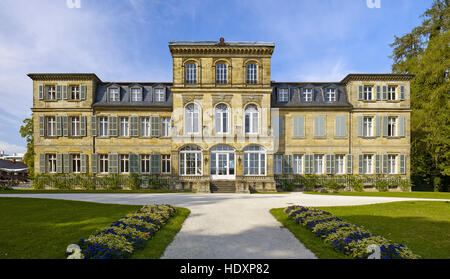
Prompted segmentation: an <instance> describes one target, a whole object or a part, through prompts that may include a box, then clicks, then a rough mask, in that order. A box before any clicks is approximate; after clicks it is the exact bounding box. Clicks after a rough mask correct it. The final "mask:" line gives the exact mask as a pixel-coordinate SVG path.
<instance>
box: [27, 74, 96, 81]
mask: <svg viewBox="0 0 450 279" xmlns="http://www.w3.org/2000/svg"><path fill="white" fill-rule="evenodd" d="M27 76H28V77H29V78H31V79H32V80H55V79H61V80H86V79H93V80H96V81H101V80H100V78H99V77H98V76H97V75H96V74H94V73H30V74H27Z"/></svg>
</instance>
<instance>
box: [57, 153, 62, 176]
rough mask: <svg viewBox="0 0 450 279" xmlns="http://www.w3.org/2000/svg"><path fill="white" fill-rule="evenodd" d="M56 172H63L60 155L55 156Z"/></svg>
mask: <svg viewBox="0 0 450 279" xmlns="http://www.w3.org/2000/svg"><path fill="white" fill-rule="evenodd" d="M56 172H57V173H62V172H63V158H62V154H59V153H58V154H56Z"/></svg>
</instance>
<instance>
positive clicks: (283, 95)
mask: <svg viewBox="0 0 450 279" xmlns="http://www.w3.org/2000/svg"><path fill="white" fill-rule="evenodd" d="M288 99H289V90H288V89H287V88H279V89H278V101H279V102H287V101H288Z"/></svg>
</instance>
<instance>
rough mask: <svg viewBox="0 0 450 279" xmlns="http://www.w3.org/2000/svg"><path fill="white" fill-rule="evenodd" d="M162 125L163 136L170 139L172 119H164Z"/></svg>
mask: <svg viewBox="0 0 450 279" xmlns="http://www.w3.org/2000/svg"><path fill="white" fill-rule="evenodd" d="M161 124H162V131H161V132H162V136H163V137H170V117H162V118H161Z"/></svg>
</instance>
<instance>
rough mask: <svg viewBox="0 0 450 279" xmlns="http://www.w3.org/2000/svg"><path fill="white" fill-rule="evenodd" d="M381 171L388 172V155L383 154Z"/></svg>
mask: <svg viewBox="0 0 450 279" xmlns="http://www.w3.org/2000/svg"><path fill="white" fill-rule="evenodd" d="M383 173H384V174H387V173H388V155H387V154H383Z"/></svg>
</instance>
